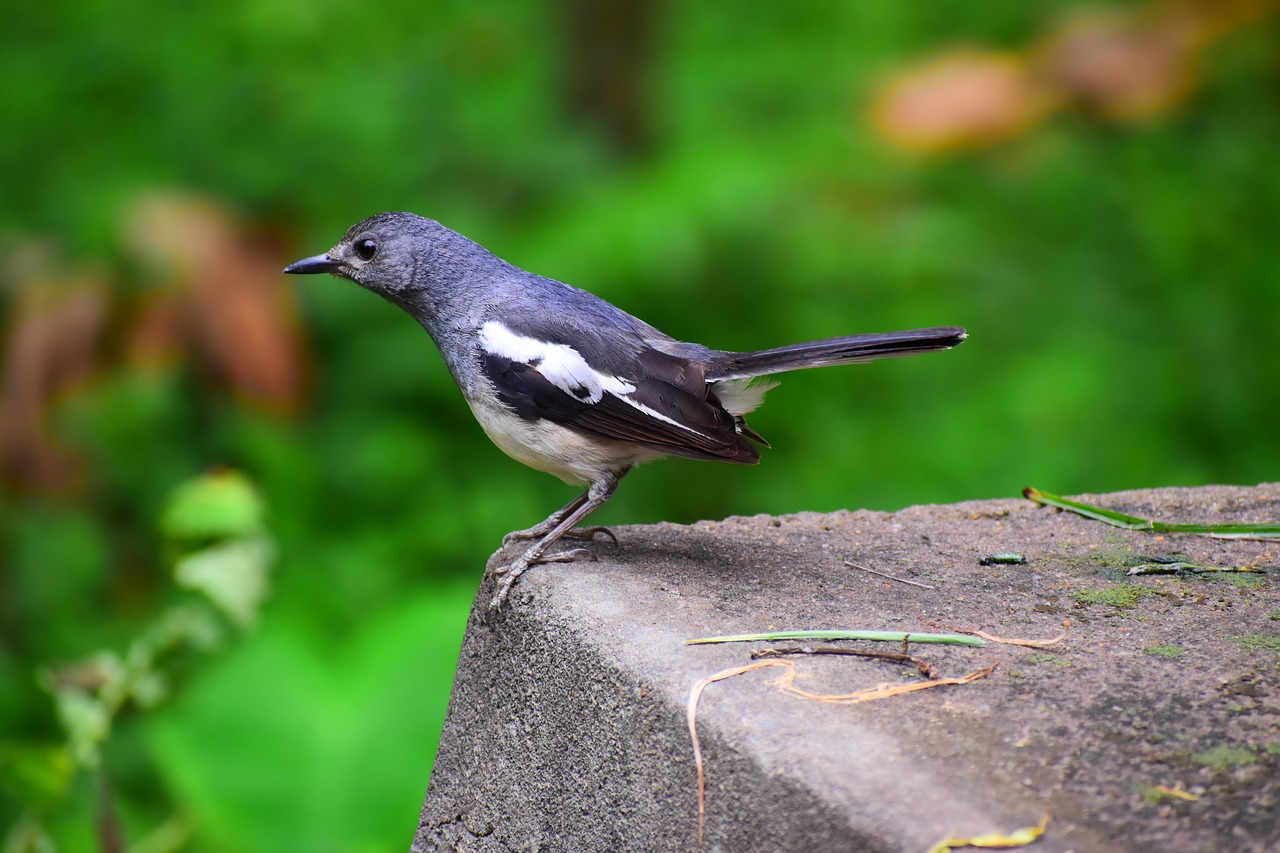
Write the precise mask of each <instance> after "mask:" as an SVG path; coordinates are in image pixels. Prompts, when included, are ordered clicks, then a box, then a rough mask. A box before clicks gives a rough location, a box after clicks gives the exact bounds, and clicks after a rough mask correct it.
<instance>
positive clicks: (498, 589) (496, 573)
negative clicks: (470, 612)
mask: <svg viewBox="0 0 1280 853" xmlns="http://www.w3.org/2000/svg"><path fill="white" fill-rule="evenodd" d="M532 550H533V549H531V551H532ZM579 557H589V558H590V559H592V560H594V559H596V555H595V554H593V553H591V551H589V550H588V549H586V548H570V549H569V550H567V551H557V552H555V553H554V554H542V555H532V556H531V553H526V554H523V555H522V556H520V557H519V558H518V559H516V560H515V561H514V562H511V563H508V564H507V565H505V566H496V567H495V568H492V569H490V570H489V571H488V573H487V575H488V577H491V578H493V580H494V585H495V588H494V593H493V598H492V599H490V600H489V612H490V613H496V612H497V611H498V610H499V609H500V608H501V607H502V604H503V602H505V601H506V600H507V597H508V596H510V594H511V587H512V586H514V585H515V582H516V579H517V578H518V577H520V576H521V575H522V574H524V573H525V572H527V571H528V570H529V569H531V568H533V567H534V566H537V565H540V564H542V563H571V562H573V561H574V560H576V559H578V558H579Z"/></svg>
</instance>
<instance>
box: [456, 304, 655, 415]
mask: <svg viewBox="0 0 1280 853" xmlns="http://www.w3.org/2000/svg"><path fill="white" fill-rule="evenodd" d="M480 346H482V347H484V349H485V351H486V352H490V353H493V354H494V355H500V356H502V357H503V358H506V359H510V360H511V361H515V362H519V363H520V364H527V365H529V366H530V367H533V368H535V369H537V371H538V372H539V373H541V374H542V375H543V376H544V377H545V378H546V379H547V381H548V382H550V383H551V384H552V385H554V386H556V387H557V388H559V389H560V390H561V391H563V392H565V393H566V394H568V395H569V396H571V397H573V398H575V399H577V400H581V401H582V402H584V403H599V402H600V399H601V398H602V397H603V396H604V394H605V392H606V391H607V392H609V393H611V394H616V395H618V396H620V397H621V396H623V395H626V394H630V393H632V392H633V391H635V390H636V386H634V385H632V384H631V383H630V382H626V381H625V380H622V379H618V378H617V377H616V376H608V375H606V374H603V373H601V372H600V371H598V370H596V369H595V368H593V367H592V366H591V365H589V364H587V360H586V359H585V358H583V357H582V355H581V353H579V352H578V351H577V350H576V349H574V348H573V347H571V346H569V345H568V344H553V343H548V342H547V341H540V340H538V339H537V338H529V337H525V336H524V335H517V334H516V333H515V332H513V331H511V330H510V329H508V328H507V327H506V326H504V325H502V324H501V323H499V322H498V321H497V320H490V321H489V322H487V323H485V324H484V325H483V326H481V327H480Z"/></svg>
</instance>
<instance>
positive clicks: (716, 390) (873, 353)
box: [285, 213, 965, 608]
mask: <svg viewBox="0 0 1280 853" xmlns="http://www.w3.org/2000/svg"><path fill="white" fill-rule="evenodd" d="M285 272H286V273H321V272H327V273H332V274H333V275H337V276H341V277H343V278H348V279H351V280H352V281H354V282H356V283H357V284H359V285H360V286H362V287H364V288H366V289H368V290H371V291H373V292H374V293H377V294H379V295H381V296H383V297H384V298H386V299H387V300H388V301H390V302H392V303H394V304H396V305H398V306H400V307H401V308H403V309H404V310H405V311H407V312H408V313H409V314H410V315H412V316H413V317H414V318H415V319H416V320H417V321H418V322H419V323H421V324H422V326H423V328H425V329H426V330H427V333H428V334H430V335H431V338H432V340H434V341H435V343H436V346H437V348H438V349H439V350H440V354H441V355H442V356H443V357H444V361H445V364H446V365H447V366H448V368H449V371H450V373H451V374H452V375H453V378H454V380H455V381H456V382H457V384H458V387H459V388H460V389H461V390H462V394H463V397H464V398H465V399H466V401H467V403H468V405H470V407H471V410H472V412H473V414H475V416H476V419H477V420H478V421H479V422H480V425H481V426H482V427H483V428H484V430H485V432H486V433H487V434H488V435H489V437H490V438H491V439H492V440H493V441H494V443H495V444H497V445H498V446H499V447H500V448H501V449H502V450H503V451H505V452H506V453H507V454H508V455H510V456H512V457H513V458H515V459H517V460H519V461H521V462H524V463H525V464H527V465H531V466H532V467H534V468H538V469H540V470H543V471H547V472H549V473H552V474H555V475H556V476H558V477H560V478H561V479H564V480H565V481H566V482H570V483H586V484H589V488H588V490H587V491H586V492H584V493H583V494H582V495H581V496H580V497H578V498H576V499H575V500H574V501H572V502H570V503H569V504H568V505H567V506H566V507H564V508H563V509H562V510H560V511H559V512H557V513H555V514H553V515H552V516H551V517H549V518H548V519H547V520H546V521H544V522H543V523H542V524H539V525H537V526H535V527H533V528H531V529H529V530H527V531H518V532H516V533H512V534H509V535H508V536H507V537H506V538H505V539H504V540H503V544H504V545H506V544H508V543H509V542H511V541H513V540H518V539H527V540H534V542H535V544H534V545H533V546H532V547H530V548H529V549H528V550H527V551H525V553H524V554H523V555H521V556H520V557H519V558H517V559H516V560H515V561H514V562H512V563H511V564H510V565H509V566H505V567H502V568H500V569H497V570H495V572H494V574H495V575H498V576H500V579H499V580H498V589H497V592H496V594H495V596H494V598H493V601H492V606H493V607H494V608H497V607H498V606H500V605H501V603H502V601H503V600H504V599H505V598H506V595H507V593H508V591H509V590H510V587H511V584H512V583H513V582H514V581H515V579H516V577H518V576H519V575H520V574H521V573H522V572H524V571H525V570H526V569H528V568H529V567H530V566H532V565H535V564H537V563H539V562H549V561H552V560H564V559H572V558H573V557H574V556H578V555H580V554H582V553H585V552H584V551H583V550H582V549H574V550H571V551H569V552H565V553H561V554H555V555H547V553H546V552H547V549H548V548H549V547H550V546H551V545H552V544H554V543H555V542H556V541H557V540H558V539H560V538H561V537H563V536H566V535H568V536H582V537H586V538H589V537H590V536H591V535H592V534H593V533H596V532H600V530H601V529H600V528H593V529H591V530H586V531H575V530H573V528H574V525H576V524H577V523H578V522H580V521H582V520H583V519H585V518H586V517H587V516H588V515H589V514H590V513H591V512H593V511H594V510H596V509H598V508H599V507H600V506H601V505H602V504H603V503H604V502H605V501H607V500H608V499H609V497H611V496H612V494H613V491H614V489H615V488H616V486H617V482H618V480H619V479H620V478H621V477H622V476H623V475H625V474H626V473H627V471H628V470H630V468H631V467H632V466H633V465H635V464H637V463H640V462H645V461H649V460H651V459H656V458H660V457H662V456H667V455H678V456H686V457H690V458H694V459H712V460H721V461H727V462H741V463H754V462H757V461H759V450H758V447H757V445H763V444H765V442H764V439H763V438H761V437H760V436H759V435H758V434H757V433H756V432H755V431H754V430H752V429H751V428H750V427H749V426H747V423H746V420H745V415H746V414H747V413H748V412H749V411H751V410H752V409H753V408H754V407H755V406H756V405H758V404H759V403H760V401H761V399H762V396H763V392H764V391H765V390H768V388H769V387H772V385H770V384H768V383H759V382H757V381H755V380H758V378H759V377H762V376H768V375H771V374H774V373H781V372H785V371H791V370H799V369H803V368H809V367H823V366H827V365H833V364H845V363H856V362H861V361H869V360H871V359H875V358H885V357H890V356H901V355H912V354H915V353H921V352H932V351H935V350H943V349H949V348H950V347H953V346H956V345H957V344H959V343H960V342H961V341H963V340H964V338H965V331H964V329H962V328H959V327H956V326H943V327H936V328H929V329H917V330H913V331H906V332H888V333H882V334H864V335H850V336H845V337H839V338H831V339H828V340H823V341H813V342H809V343H803V344H796V345H791V346H784V347H778V348H775V349H768V350H760V351H756V352H726V351H721V350H713V349H709V348H707V347H705V346H702V345H700V344H694V343H687V342H683V341H678V340H676V339H674V338H672V337H670V336H669V335H666V334H663V333H662V332H660V331H658V330H657V329H655V328H654V327H653V326H650V325H649V324H648V323H645V322H644V321H643V320H640V319H638V318H636V317H633V316H632V315H630V314H628V313H626V312H625V311H623V310H621V309H619V308H617V307H615V306H613V305H611V304H609V303H608V302H605V301H604V300H603V299H600V298H599V297H597V296H594V295H592V294H590V293H588V292H586V291H584V290H580V289H579V288H576V287H573V286H571V285H568V284H565V283H563V282H559V281H555V280H553V279H549V278H544V277H542V276H538V275H534V274H533V273H530V272H526V271H525V270H522V269H520V268H518V267H516V266H513V265H512V264H509V263H507V262H506V261H504V260H502V259H501V258H498V257H497V256H495V255H493V254H492V253H491V252H489V251H488V250H487V249H485V248H484V247H482V246H480V245H479V244H477V243H474V242H472V241H471V240H468V239H467V238H465V237H463V236H462V235H460V234H457V233H456V232H454V231H451V230H449V229H448V228H445V227H444V226H443V225H441V224H440V223H438V222H435V221H433V220H430V219H425V218H423V217H421V216H416V215H414V214H411V213H382V214H378V215H377V216H373V217H370V218H369V219H366V220H364V221H363V222H360V223H358V224H356V225H354V226H352V228H351V229H350V230H349V231H348V232H347V233H346V235H345V236H344V237H343V238H342V240H340V241H339V242H338V244H337V245H336V246H334V247H333V248H332V249H330V250H329V251H328V252H327V253H326V254H324V255H317V256H315V257H311V258H306V259H304V260H301V261H298V262H297V263H294V264H291V265H290V266H289V267H287V268H286V269H285ZM766 446H767V445H766ZM606 532H607V531H606Z"/></svg>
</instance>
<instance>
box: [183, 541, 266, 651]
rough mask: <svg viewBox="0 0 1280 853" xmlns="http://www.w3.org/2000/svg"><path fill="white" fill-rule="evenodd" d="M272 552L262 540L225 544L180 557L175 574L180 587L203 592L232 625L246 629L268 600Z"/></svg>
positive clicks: (255, 619) (252, 623) (250, 625)
mask: <svg viewBox="0 0 1280 853" xmlns="http://www.w3.org/2000/svg"><path fill="white" fill-rule="evenodd" d="M274 552H275V548H274V547H273V546H272V545H271V542H270V541H269V540H267V539H266V538H265V537H257V538H254V539H243V540H237V541H232V542H227V543H225V544H223V545H215V546H213V547H210V548H204V549H202V550H200V551H197V552H195V553H194V554H190V555H188V556H186V557H183V558H182V559H181V560H179V561H178V565H177V566H176V567H175V568H174V574H175V576H176V577H177V581H178V584H179V585H180V586H184V587H186V588H187V589H193V590H196V591H197V592H200V593H203V594H204V595H205V596H207V597H208V598H209V600H210V601H212V602H213V603H214V604H215V605H216V606H217V607H218V609H219V610H221V611H222V612H223V613H225V614H226V615H227V617H228V618H229V619H230V620H231V621H232V622H233V623H235V624H236V625H237V626H238V627H240V628H242V629H248V628H251V627H253V625H254V623H255V622H256V621H257V618H258V609H259V607H260V606H261V605H262V602H263V600H264V599H265V598H266V597H267V574H268V570H269V569H270V566H271V560H272V558H273V557H274Z"/></svg>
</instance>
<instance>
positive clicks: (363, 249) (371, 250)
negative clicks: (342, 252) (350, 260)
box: [356, 240, 378, 261]
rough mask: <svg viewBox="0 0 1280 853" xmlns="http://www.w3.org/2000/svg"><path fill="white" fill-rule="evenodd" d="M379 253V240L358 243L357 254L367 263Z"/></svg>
mask: <svg viewBox="0 0 1280 853" xmlns="http://www.w3.org/2000/svg"><path fill="white" fill-rule="evenodd" d="M377 251H378V241H377V240H361V241H360V242H358V243H356V254H357V255H359V256H360V258H361V260H365V261H371V260H373V256H374V255H375V254H376V253H377Z"/></svg>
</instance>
